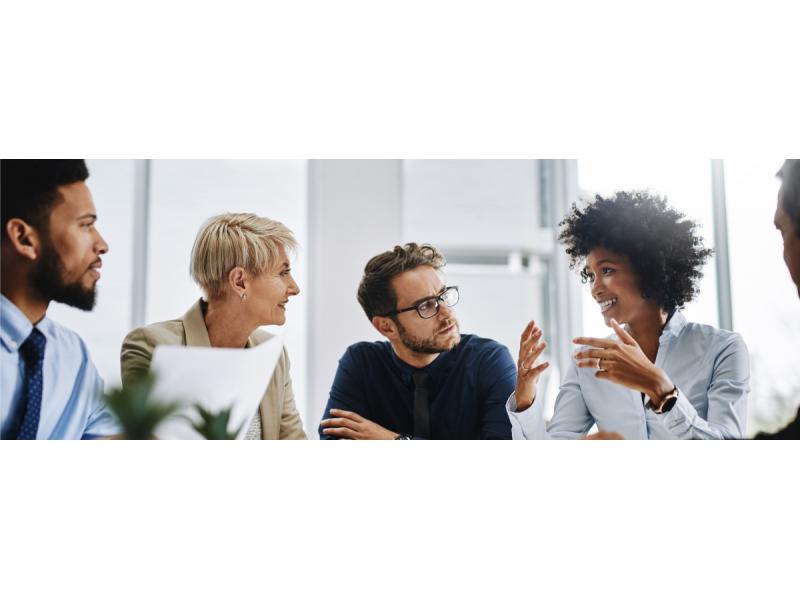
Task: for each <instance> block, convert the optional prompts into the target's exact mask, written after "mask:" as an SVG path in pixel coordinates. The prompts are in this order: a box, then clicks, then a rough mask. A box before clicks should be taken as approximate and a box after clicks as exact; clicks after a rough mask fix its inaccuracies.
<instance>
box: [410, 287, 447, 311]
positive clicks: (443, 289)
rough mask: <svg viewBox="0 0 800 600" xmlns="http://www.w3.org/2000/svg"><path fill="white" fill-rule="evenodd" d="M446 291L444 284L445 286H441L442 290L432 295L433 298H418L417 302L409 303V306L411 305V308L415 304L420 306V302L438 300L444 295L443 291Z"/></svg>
mask: <svg viewBox="0 0 800 600" xmlns="http://www.w3.org/2000/svg"><path fill="white" fill-rule="evenodd" d="M446 289H447V285H446V284H445V285H443V286H442V289H440V290H439V291H438V292H437V293H436V294H434V295H433V296H425V297H424V298H420V299H419V300H415V301H414V302H412V303H411V305H412V306H416V305H417V304H420V303H422V302H425V301H426V300H433V299H434V298H438V297H439V296H441V295H442V294H444V291H445V290H446Z"/></svg>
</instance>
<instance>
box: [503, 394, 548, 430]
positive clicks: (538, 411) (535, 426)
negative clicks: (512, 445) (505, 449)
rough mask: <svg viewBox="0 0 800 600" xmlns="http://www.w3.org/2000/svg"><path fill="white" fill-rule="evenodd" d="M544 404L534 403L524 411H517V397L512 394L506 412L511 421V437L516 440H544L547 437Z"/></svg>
mask: <svg viewBox="0 0 800 600" xmlns="http://www.w3.org/2000/svg"><path fill="white" fill-rule="evenodd" d="M543 406H544V402H542V401H541V398H540V399H539V402H534V403H533V404H532V405H531V406H529V407H528V408H526V409H525V410H522V411H517V396H516V393H514V392H512V393H511V395H510V396H509V397H508V400H507V401H506V412H507V413H508V418H509V420H510V421H511V437H512V438H513V439H515V440H543V439H545V438H546V437H547V430H546V427H545V423H544V412H543V411H544V409H543Z"/></svg>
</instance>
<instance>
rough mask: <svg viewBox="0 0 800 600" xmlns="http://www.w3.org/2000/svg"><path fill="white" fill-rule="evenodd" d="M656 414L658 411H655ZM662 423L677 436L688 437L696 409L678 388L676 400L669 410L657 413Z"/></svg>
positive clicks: (695, 415)
mask: <svg viewBox="0 0 800 600" xmlns="http://www.w3.org/2000/svg"><path fill="white" fill-rule="evenodd" d="M656 414H658V413H656ZM658 417H659V419H661V423H662V425H664V427H666V428H667V429H668V430H669V431H670V432H672V433H673V434H674V435H676V436H678V437H679V438H690V437H691V432H692V426H693V425H692V424H693V423H694V420H695V419H696V418H697V410H696V409H695V407H694V406H692V403H691V402H689V400H688V399H687V398H686V396H685V395H684V393H683V392H682V391H681V390H680V389H679V390H678V401H677V402H675V406H673V407H672V410H670V411H669V412H665V413H661V414H658Z"/></svg>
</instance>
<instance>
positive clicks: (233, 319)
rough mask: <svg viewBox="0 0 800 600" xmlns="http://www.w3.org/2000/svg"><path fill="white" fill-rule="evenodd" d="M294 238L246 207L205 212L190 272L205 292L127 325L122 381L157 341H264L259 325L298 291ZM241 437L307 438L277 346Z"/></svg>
mask: <svg viewBox="0 0 800 600" xmlns="http://www.w3.org/2000/svg"><path fill="white" fill-rule="evenodd" d="M296 247H297V242H296V241H295V239H294V236H293V235H292V232H291V231H290V230H289V229H288V228H287V227H286V226H285V225H283V224H282V223H279V222H277V221H272V220H270V219H267V218H264V217H259V216H257V215H254V214H249V213H238V214H232V213H226V214H223V215H219V216H216V217H212V218H211V219H209V220H208V221H206V223H205V224H204V225H203V227H202V228H201V229H200V231H199V233H198V234H197V239H196V240H195V242H194V247H193V248H192V259H191V274H192V278H193V279H194V280H195V281H196V282H197V284H198V285H199V286H200V287H201V288H202V290H203V292H204V294H205V298H200V299H199V300H198V301H197V302H195V303H194V304H193V305H192V306H191V308H189V310H188V311H186V314H184V315H183V316H182V317H180V318H177V319H173V320H171V321H164V322H162V323H154V324H152V325H147V326H145V327H140V328H138V329H135V330H133V331H131V332H130V333H129V334H128V336H127V337H126V338H125V341H124V342H123V343H122V356H121V368H122V383H123V385H127V384H129V383H130V382H131V381H132V380H134V379H135V378H136V377H138V376H140V375H142V374H144V373H146V372H147V371H148V369H149V368H150V361H151V360H152V357H153V350H154V349H155V347H156V346H158V345H159V344H167V345H172V346H208V347H213V348H249V347H252V346H255V345H257V344H261V343H263V342H265V341H266V340H268V339H269V338H270V337H272V336H271V334H269V333H266V332H265V331H261V330H259V329H258V328H259V327H261V326H262V325H283V324H284V323H285V322H286V303H287V302H288V301H289V299H290V298H291V297H292V296H296V295H297V294H299V293H300V289H299V288H298V287H297V283H296V282H295V280H294V278H293V277H292V274H291V267H290V265H289V258H288V256H287V252H289V251H291V250H294V249H295V248H296ZM247 439H264V440H277V439H281V440H285V439H306V435H305V433H304V432H303V424H302V422H301V420H300V415H299V414H298V412H297V407H296V406H295V402H294V394H293V392H292V380H291V378H290V376H289V356H288V354H287V353H286V349H285V348H284V350H283V354H282V355H281V358H280V360H279V361H278V365H277V366H276V368H275V372H274V374H273V375H272V379H271V380H270V382H269V386H268V387H267V391H266V393H265V394H264V397H263V399H262V400H261V406H260V408H259V411H258V414H256V415H255V417H254V418H253V421H252V423H251V424H250V426H249V430H248V432H247Z"/></svg>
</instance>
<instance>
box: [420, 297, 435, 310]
mask: <svg viewBox="0 0 800 600" xmlns="http://www.w3.org/2000/svg"><path fill="white" fill-rule="evenodd" d="M417 308H418V309H419V310H420V312H429V311H432V310H435V309H436V301H435V300H425V302H420V303H419V304H418V305H417Z"/></svg>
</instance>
